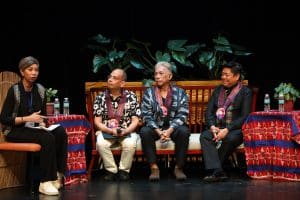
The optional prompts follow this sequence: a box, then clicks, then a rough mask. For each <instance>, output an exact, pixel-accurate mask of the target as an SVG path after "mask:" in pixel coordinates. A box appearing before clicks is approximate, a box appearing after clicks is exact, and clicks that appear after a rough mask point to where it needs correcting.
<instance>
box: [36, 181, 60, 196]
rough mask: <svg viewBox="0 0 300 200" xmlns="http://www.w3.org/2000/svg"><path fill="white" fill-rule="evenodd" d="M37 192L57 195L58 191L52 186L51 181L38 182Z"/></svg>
mask: <svg viewBox="0 0 300 200" xmlns="http://www.w3.org/2000/svg"><path fill="white" fill-rule="evenodd" d="M39 192H40V193H42V194H46V195H58V194H59V192H58V190H57V189H56V187H54V186H53V184H52V181H47V182H43V183H40V186H39Z"/></svg>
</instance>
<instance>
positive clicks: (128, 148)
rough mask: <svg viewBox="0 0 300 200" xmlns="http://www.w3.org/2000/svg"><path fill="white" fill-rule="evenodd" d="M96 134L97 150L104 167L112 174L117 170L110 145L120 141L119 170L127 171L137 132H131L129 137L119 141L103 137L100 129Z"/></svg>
mask: <svg viewBox="0 0 300 200" xmlns="http://www.w3.org/2000/svg"><path fill="white" fill-rule="evenodd" d="M96 135H97V150H98V152H99V154H100V156H101V158H102V160H103V164H104V168H105V169H106V170H107V171H109V172H112V173H114V174H116V173H117V172H118V167H117V165H116V163H115V160H114V156H113V154H112V152H111V146H112V145H114V144H115V143H116V142H120V145H121V151H122V152H121V159H120V163H119V170H123V171H126V172H128V173H129V171H130V168H131V165H132V160H133V156H134V153H135V149H136V143H137V134H136V133H131V137H127V138H124V139H122V140H119V141H118V140H116V139H104V138H103V136H102V133H101V131H98V132H97V133H96Z"/></svg>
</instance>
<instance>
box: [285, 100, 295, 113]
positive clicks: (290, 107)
mask: <svg viewBox="0 0 300 200" xmlns="http://www.w3.org/2000/svg"><path fill="white" fill-rule="evenodd" d="M283 106H284V111H285V112H290V111H293V110H294V101H293V100H288V101H285V102H284V105H283Z"/></svg>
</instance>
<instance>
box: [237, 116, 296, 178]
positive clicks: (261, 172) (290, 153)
mask: <svg viewBox="0 0 300 200" xmlns="http://www.w3.org/2000/svg"><path fill="white" fill-rule="evenodd" d="M242 130H243V134H244V145H245V156H246V163H247V174H248V175H249V176H250V177H251V178H256V179H274V180H292V181H300V133H299V131H300V111H292V112H278V111H270V112H263V111H261V112H253V113H251V114H250V115H249V116H248V118H247V119H246V121H245V123H244V124H243V127H242Z"/></svg>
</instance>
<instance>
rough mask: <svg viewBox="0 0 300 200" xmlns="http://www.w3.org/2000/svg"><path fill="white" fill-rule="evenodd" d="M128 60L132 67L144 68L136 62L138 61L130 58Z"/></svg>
mask: <svg viewBox="0 0 300 200" xmlns="http://www.w3.org/2000/svg"><path fill="white" fill-rule="evenodd" d="M129 62H130V64H131V65H132V66H134V67H135V68H137V69H144V66H143V64H142V63H140V62H138V61H136V60H130V61H129Z"/></svg>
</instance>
